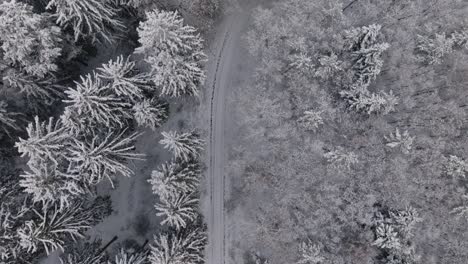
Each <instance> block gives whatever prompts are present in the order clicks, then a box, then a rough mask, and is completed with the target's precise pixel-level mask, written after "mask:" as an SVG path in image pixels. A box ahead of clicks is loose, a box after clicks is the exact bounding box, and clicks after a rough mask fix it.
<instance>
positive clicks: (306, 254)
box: [297, 240, 325, 264]
mask: <svg viewBox="0 0 468 264" xmlns="http://www.w3.org/2000/svg"><path fill="white" fill-rule="evenodd" d="M320 251H321V249H320V246H319V245H317V244H314V243H312V241H310V240H308V241H305V242H302V243H301V245H300V247H299V252H300V253H301V256H300V259H299V261H298V262H297V264H319V263H322V262H323V261H324V260H325V259H324V258H323V257H322V256H321V253H320Z"/></svg>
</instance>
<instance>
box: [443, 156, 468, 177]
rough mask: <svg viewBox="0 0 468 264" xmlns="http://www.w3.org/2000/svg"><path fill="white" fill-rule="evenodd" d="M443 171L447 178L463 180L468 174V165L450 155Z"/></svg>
mask: <svg viewBox="0 0 468 264" xmlns="http://www.w3.org/2000/svg"><path fill="white" fill-rule="evenodd" d="M445 171H446V173H447V175H449V176H452V177H458V178H459V177H463V178H465V176H466V173H467V172H468V163H467V162H466V161H465V160H464V159H462V158H459V157H457V156H454V155H450V156H449V158H448V160H447V162H446V163H445Z"/></svg>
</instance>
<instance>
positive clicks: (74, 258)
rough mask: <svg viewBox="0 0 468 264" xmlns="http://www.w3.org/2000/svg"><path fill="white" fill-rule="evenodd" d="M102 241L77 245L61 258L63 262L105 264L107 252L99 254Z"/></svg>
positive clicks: (70, 263) (63, 263) (65, 263)
mask: <svg viewBox="0 0 468 264" xmlns="http://www.w3.org/2000/svg"><path fill="white" fill-rule="evenodd" d="M100 247H101V243H100V241H94V242H91V243H89V242H85V243H79V244H78V245H75V246H74V247H73V248H72V249H71V250H70V251H67V254H65V255H64V256H62V257H61V258H60V263H61V264H104V263H106V262H105V254H98V253H99V250H100Z"/></svg>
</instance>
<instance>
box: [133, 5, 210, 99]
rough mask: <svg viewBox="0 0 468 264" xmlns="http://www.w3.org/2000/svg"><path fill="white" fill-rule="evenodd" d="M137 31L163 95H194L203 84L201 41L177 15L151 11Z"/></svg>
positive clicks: (143, 52) (192, 29) (138, 50)
mask: <svg viewBox="0 0 468 264" xmlns="http://www.w3.org/2000/svg"><path fill="white" fill-rule="evenodd" d="M146 16H147V20H146V21H144V22H141V23H140V26H139V27H138V35H139V37H140V38H139V42H140V44H141V46H140V47H139V48H137V49H136V50H135V52H136V53H139V54H142V55H143V56H144V58H145V61H146V62H147V63H148V64H150V66H151V68H152V71H151V73H152V78H153V81H154V82H155V84H156V85H157V86H158V87H159V88H160V89H161V94H162V95H168V96H172V97H177V96H181V95H197V94H198V86H199V85H200V84H202V83H203V82H204V80H205V74H204V72H203V70H202V65H201V64H202V62H203V61H204V60H205V57H206V56H205V54H204V53H203V45H202V38H201V37H200V35H199V34H198V33H197V32H196V29H195V28H193V27H191V26H184V22H183V19H182V18H181V17H180V15H179V14H178V13H177V12H166V11H159V10H155V11H151V12H147V13H146Z"/></svg>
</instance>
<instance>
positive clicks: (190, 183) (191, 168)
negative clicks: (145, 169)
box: [148, 162, 201, 198]
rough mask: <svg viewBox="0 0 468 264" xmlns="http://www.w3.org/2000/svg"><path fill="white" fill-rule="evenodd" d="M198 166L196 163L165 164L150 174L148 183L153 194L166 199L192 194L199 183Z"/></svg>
mask: <svg viewBox="0 0 468 264" xmlns="http://www.w3.org/2000/svg"><path fill="white" fill-rule="evenodd" d="M200 173H201V171H200V165H198V164H197V163H192V162H188V163H181V162H166V163H164V164H162V165H161V166H160V167H159V168H158V169H157V170H154V171H153V172H152V173H151V179H149V180H148V182H149V183H150V184H151V186H152V190H153V193H154V194H157V195H159V196H161V197H162V198H167V197H169V196H176V195H177V194H178V193H180V192H183V193H193V192H195V191H196V190H197V188H198V184H199V181H200Z"/></svg>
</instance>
